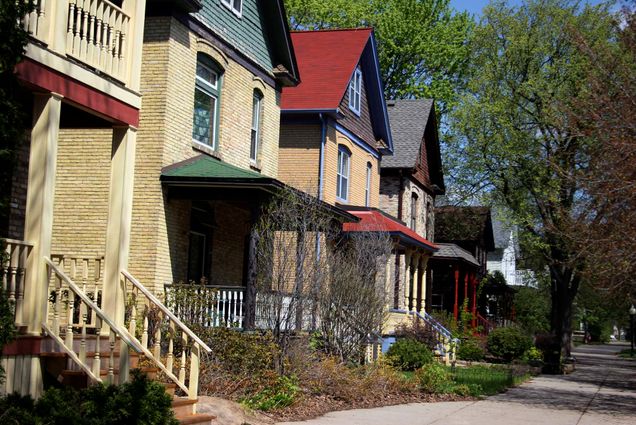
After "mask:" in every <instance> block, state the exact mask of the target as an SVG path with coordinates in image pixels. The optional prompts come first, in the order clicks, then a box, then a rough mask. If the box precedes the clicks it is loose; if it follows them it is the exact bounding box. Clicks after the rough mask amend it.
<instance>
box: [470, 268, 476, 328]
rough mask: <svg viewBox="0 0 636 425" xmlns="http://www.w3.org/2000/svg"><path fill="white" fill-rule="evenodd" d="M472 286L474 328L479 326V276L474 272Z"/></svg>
mask: <svg viewBox="0 0 636 425" xmlns="http://www.w3.org/2000/svg"><path fill="white" fill-rule="evenodd" d="M471 283H472V287H473V300H472V308H471V312H472V313H473V323H472V325H473V329H474V328H476V327H477V276H475V274H474V273H473V276H472V279H471Z"/></svg>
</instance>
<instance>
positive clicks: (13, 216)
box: [6, 137, 31, 240]
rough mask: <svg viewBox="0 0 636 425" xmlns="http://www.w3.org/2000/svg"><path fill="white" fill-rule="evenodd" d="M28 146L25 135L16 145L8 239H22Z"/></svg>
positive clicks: (27, 173) (28, 141) (27, 138)
mask: <svg viewBox="0 0 636 425" xmlns="http://www.w3.org/2000/svg"><path fill="white" fill-rule="evenodd" d="M30 147H31V142H30V140H29V137H25V138H24V140H23V141H22V143H21V144H20V146H19V147H18V151H17V155H16V163H15V168H14V169H13V175H12V176H11V200H10V202H11V204H10V211H9V223H8V224H9V228H8V232H7V235H6V236H7V237H8V238H10V239H19V240H23V239H24V223H25V221H24V220H25V217H26V200H27V185H28V182H29V154H30V152H31V150H30Z"/></svg>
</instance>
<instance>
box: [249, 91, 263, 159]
mask: <svg viewBox="0 0 636 425" xmlns="http://www.w3.org/2000/svg"><path fill="white" fill-rule="evenodd" d="M262 104H263V94H262V93H261V92H260V91H258V90H254V96H253V97H252V136H251V140H250V161H251V162H252V163H253V164H256V160H257V159H258V141H259V140H258V139H259V138H260V137H261V108H262Z"/></svg>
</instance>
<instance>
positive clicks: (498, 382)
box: [452, 365, 528, 395]
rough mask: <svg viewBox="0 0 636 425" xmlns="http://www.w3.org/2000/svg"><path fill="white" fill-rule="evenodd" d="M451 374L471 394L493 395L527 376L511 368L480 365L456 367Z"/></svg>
mask: <svg viewBox="0 0 636 425" xmlns="http://www.w3.org/2000/svg"><path fill="white" fill-rule="evenodd" d="M452 375H453V379H454V381H455V382H456V383H458V384H464V385H467V386H468V387H469V388H470V389H471V390H472V391H471V395H482V394H483V395H494V394H497V393H500V392H502V391H504V390H505V389H507V388H509V387H512V386H514V385H517V384H519V383H521V382H523V381H525V380H526V379H527V378H528V375H527V374H526V373H520V374H516V373H515V371H514V370H513V369H512V368H505V367H489V366H481V365H479V366H471V367H466V368H461V367H458V368H456V369H455V371H454V372H453V374H452Z"/></svg>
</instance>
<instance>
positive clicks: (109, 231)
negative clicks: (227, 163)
mask: <svg viewBox="0 0 636 425" xmlns="http://www.w3.org/2000/svg"><path fill="white" fill-rule="evenodd" d="M136 140H137V129H135V128H133V127H128V126H124V127H113V144H112V153H111V166H110V194H109V200H108V224H107V227H106V250H105V251H106V255H105V259H104V288H103V292H102V305H103V310H104V313H105V314H106V315H108V316H109V317H110V318H111V319H112V320H114V322H115V324H118V325H123V323H124V310H125V303H126V294H125V293H124V286H123V284H122V279H121V271H122V270H124V269H125V268H126V267H128V250H129V247H130V226H131V217H132V202H133V181H134V174H135V145H136ZM124 351H125V350H122V352H124Z"/></svg>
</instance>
